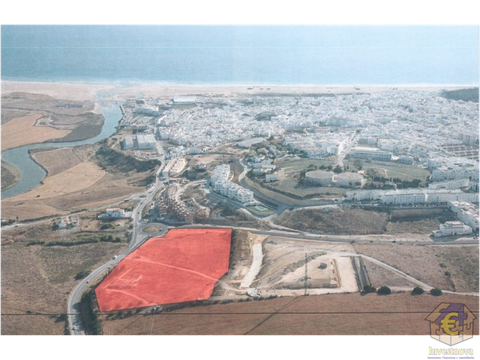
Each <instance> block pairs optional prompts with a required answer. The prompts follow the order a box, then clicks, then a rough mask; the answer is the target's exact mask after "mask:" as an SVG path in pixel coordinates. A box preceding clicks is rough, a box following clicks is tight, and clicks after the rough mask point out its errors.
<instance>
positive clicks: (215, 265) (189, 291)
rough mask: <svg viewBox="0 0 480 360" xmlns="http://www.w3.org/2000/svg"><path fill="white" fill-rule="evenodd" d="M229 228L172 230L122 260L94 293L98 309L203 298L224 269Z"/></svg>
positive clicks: (228, 249)
mask: <svg viewBox="0 0 480 360" xmlns="http://www.w3.org/2000/svg"><path fill="white" fill-rule="evenodd" d="M230 241H231V229H174V230H171V231H169V232H168V233H167V235H166V236H165V237H164V238H152V239H150V240H149V241H148V242H147V243H145V244H143V245H142V246H141V247H140V248H138V249H137V250H135V251H134V252H133V253H131V254H129V255H128V256H127V257H126V258H124V259H123V260H122V261H121V262H120V264H119V265H118V266H117V267H116V268H115V269H114V270H113V271H112V272H111V273H110V274H109V275H108V276H107V277H106V278H105V279H104V280H103V281H102V283H101V284H100V285H99V286H98V287H97V288H96V289H95V292H96V295H97V299H98V302H99V307H100V310H102V311H113V310H122V309H129V308H137V307H146V306H152V305H161V304H170V303H178V302H186V301H195V300H203V299H207V298H209V297H210V295H211V293H212V291H213V287H214V286H215V283H216V282H217V280H218V279H219V278H220V277H222V276H223V275H224V274H225V273H226V272H227V271H228V260H229V259H228V256H229V253H230Z"/></svg>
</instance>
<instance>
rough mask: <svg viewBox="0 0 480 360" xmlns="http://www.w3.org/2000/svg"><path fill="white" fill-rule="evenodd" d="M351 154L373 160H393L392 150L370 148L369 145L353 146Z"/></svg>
mask: <svg viewBox="0 0 480 360" xmlns="http://www.w3.org/2000/svg"><path fill="white" fill-rule="evenodd" d="M349 156H351V157H356V158H361V159H373V160H383V161H390V160H392V153H391V152H389V151H382V150H379V149H377V148H368V147H356V148H353V149H352V150H351V151H350V153H349Z"/></svg>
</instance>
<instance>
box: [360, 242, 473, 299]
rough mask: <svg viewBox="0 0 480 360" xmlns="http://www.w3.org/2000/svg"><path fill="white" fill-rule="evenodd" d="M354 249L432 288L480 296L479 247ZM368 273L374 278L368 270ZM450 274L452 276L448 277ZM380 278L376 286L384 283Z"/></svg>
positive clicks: (374, 246) (370, 246)
mask: <svg viewBox="0 0 480 360" xmlns="http://www.w3.org/2000/svg"><path fill="white" fill-rule="evenodd" d="M353 247H354V249H355V251H356V252H358V253H361V254H365V255H368V256H371V257H374V258H375V259H377V260H380V261H382V262H385V263H387V264H389V265H391V266H393V267H395V268H397V269H399V270H401V271H403V272H405V273H407V274H409V275H411V276H413V277H414V278H416V279H418V280H420V281H423V282H425V283H427V284H430V285H431V286H434V287H438V288H440V289H443V290H450V291H458V292H478V273H479V271H478V268H479V262H478V245H465V246H436V247H433V246H416V245H401V244H400V243H397V244H368V245H367V244H353ZM370 270H371V269H370ZM367 271H368V274H369V276H370V277H372V271H369V268H368V267H367ZM447 271H448V272H450V274H451V275H449V276H448V275H445V273H446V272H447ZM377 276H378V275H375V274H373V283H379V282H380V279H382V277H380V279H377ZM380 276H383V275H380ZM393 284H394V283H392V285H393ZM395 284H396V285H397V286H399V285H400V284H397V283H396V282H395ZM382 285H388V284H382Z"/></svg>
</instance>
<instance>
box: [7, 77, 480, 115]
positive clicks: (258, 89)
mask: <svg viewBox="0 0 480 360" xmlns="http://www.w3.org/2000/svg"><path fill="white" fill-rule="evenodd" d="M472 87H478V85H464V84H444V85H442V84H398V85H397V84H391V85H383V84H381V85H372V84H365V85H361V84H356V85H313V84H297V85H293V84H292V85H275V84H254V83H252V84H179V83H167V82H155V81H151V82H148V81H145V82H140V81H112V82H109V83H108V82H107V81H101V82H100V81H99V82H96V83H90V82H84V83H82V82H72V81H58V82H57V81H55V82H54V81H51V82H48V81H45V82H40V81H13V80H6V81H4V80H2V94H4V93H10V92H33V93H40V94H45V95H49V96H52V97H56V98H62V99H67V100H93V101H94V100H95V94H96V92H98V91H99V90H102V89H103V90H108V89H111V90H114V92H115V95H113V97H114V98H116V99H121V98H122V97H125V96H135V95H136V94H137V93H138V92H142V93H144V95H155V96H175V95H199V96H201V95H214V94H218V95H226V96H228V95H236V94H252V95H253V94H255V95H257V94H262V95H267V94H269V93H271V94H272V95H275V94H282V95H284V94H325V93H333V94H342V93H365V92H368V93H377V92H383V91H388V90H392V89H393V88H397V89H401V90H417V91H439V90H442V89H448V90H455V89H467V88H472ZM96 111H97V109H94V112H96Z"/></svg>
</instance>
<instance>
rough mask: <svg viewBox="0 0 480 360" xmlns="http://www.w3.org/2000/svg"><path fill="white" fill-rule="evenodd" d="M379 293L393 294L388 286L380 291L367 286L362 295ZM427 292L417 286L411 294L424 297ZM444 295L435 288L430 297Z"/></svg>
mask: <svg viewBox="0 0 480 360" xmlns="http://www.w3.org/2000/svg"><path fill="white" fill-rule="evenodd" d="M375 292H376V293H377V294H378V295H390V294H391V293H392V290H391V289H390V288H389V287H388V286H382V287H380V288H379V289H378V290H377V288H375V287H374V286H371V285H366V286H365V287H364V288H363V291H362V293H363V294H369V293H375ZM424 292H425V290H423V289H422V288H421V287H420V286H416V287H415V288H414V289H413V290H412V292H411V294H412V295H422V294H423V293H424ZM442 294H443V291H442V290H440V289H437V288H433V289H431V290H430V295H432V296H440V295H442Z"/></svg>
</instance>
